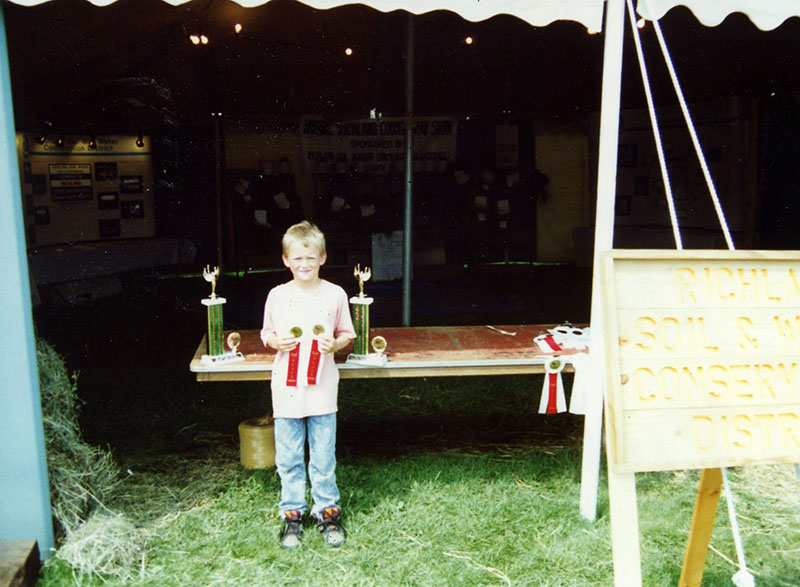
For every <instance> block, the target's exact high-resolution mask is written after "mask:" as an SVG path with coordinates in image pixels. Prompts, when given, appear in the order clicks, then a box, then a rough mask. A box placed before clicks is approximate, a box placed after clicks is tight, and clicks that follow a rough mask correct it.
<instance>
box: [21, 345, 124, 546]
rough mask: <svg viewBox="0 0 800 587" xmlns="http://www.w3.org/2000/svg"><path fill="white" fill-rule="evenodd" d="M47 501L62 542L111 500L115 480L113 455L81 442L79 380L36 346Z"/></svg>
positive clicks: (50, 352) (49, 352)
mask: <svg viewBox="0 0 800 587" xmlns="http://www.w3.org/2000/svg"><path fill="white" fill-rule="evenodd" d="M36 355H37V360H38V366H39V390H40V394H41V399H42V418H43V421H44V438H45V448H46V451H47V471H48V474H49V477H50V501H51V505H52V509H53V517H54V519H55V522H56V532H57V533H58V534H59V536H60V537H63V536H64V535H67V534H70V533H72V532H74V531H76V530H77V529H78V528H79V527H80V526H81V524H82V523H83V522H84V521H85V520H86V519H87V517H88V516H89V514H90V512H91V511H92V510H93V509H94V508H95V507H97V506H101V505H102V504H103V502H104V500H105V499H106V498H107V497H109V496H110V494H111V492H112V491H113V489H114V487H115V486H116V484H117V482H118V479H119V468H118V467H117V465H116V463H115V462H114V459H113V457H112V455H111V453H110V452H109V451H107V450H103V449H101V448H98V447H96V446H91V445H89V444H87V443H86V442H84V441H83V438H82V436H81V430H80V426H79V424H78V415H79V411H80V405H81V401H80V398H79V397H78V394H77V376H76V375H72V376H70V374H69V373H68V372H67V368H66V366H65V365H64V360H63V359H62V358H61V356H60V355H59V354H58V353H57V352H55V350H53V348H52V347H51V346H50V345H48V344H47V343H46V342H45V341H42V340H37V343H36Z"/></svg>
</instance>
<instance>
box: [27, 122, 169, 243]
mask: <svg viewBox="0 0 800 587" xmlns="http://www.w3.org/2000/svg"><path fill="white" fill-rule="evenodd" d="M42 139H44V140H42ZM92 139H94V140H93V142H91V144H90V141H92ZM17 149H18V153H19V164H20V181H21V183H22V198H23V208H24V213H25V220H26V227H27V231H26V233H27V234H26V237H27V241H28V247H39V246H48V245H59V244H71V243H77V242H92V241H100V240H114V239H126V238H144V237H154V236H155V210H154V205H155V201H154V198H153V164H152V156H151V149H150V140H149V137H145V136H137V135H104V136H100V135H98V136H96V137H89V136H79V135H59V136H56V135H50V136H42V137H41V138H40V136H39V135H34V134H26V133H23V134H19V135H18V136H17Z"/></svg>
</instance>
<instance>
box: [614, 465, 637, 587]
mask: <svg viewBox="0 0 800 587" xmlns="http://www.w3.org/2000/svg"><path fill="white" fill-rule="evenodd" d="M608 501H609V508H610V510H611V511H610V514H611V551H612V558H613V561H614V586H615V587H641V585H642V563H641V558H640V554H639V508H638V507H637V504H636V477H635V475H634V474H633V473H616V472H614V470H613V468H612V467H609V470H608Z"/></svg>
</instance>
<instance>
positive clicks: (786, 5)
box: [636, 0, 800, 31]
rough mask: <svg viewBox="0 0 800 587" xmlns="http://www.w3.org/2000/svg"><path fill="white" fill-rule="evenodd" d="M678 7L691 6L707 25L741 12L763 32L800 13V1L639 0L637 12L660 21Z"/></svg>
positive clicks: (699, 18) (698, 18) (715, 23)
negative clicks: (668, 12)
mask: <svg viewBox="0 0 800 587" xmlns="http://www.w3.org/2000/svg"><path fill="white" fill-rule="evenodd" d="M675 6H685V7H687V8H688V9H689V10H691V11H692V13H693V14H694V15H695V17H697V20H699V21H700V22H702V23H703V24H704V25H706V26H717V25H718V24H719V23H721V22H722V21H723V20H725V18H726V17H727V16H728V15H729V14H733V13H734V12H741V13H743V14H746V15H747V17H748V18H749V19H750V20H751V21H752V22H753V24H754V25H756V26H757V27H758V28H759V29H761V30H762V31H770V30H772V29H774V28H777V27H778V26H780V25H781V23H782V22H783V21H785V20H786V19H787V18H790V17H792V16H800V2H798V0H766V1H759V0H639V2H638V3H637V8H636V11H637V12H638V13H639V14H640V15H642V17H644V18H646V19H647V20H659V19H660V18H661V17H662V16H664V15H665V14H666V13H667V11H669V10H670V9H671V8H674V7H675Z"/></svg>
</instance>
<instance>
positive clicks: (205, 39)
mask: <svg viewBox="0 0 800 587" xmlns="http://www.w3.org/2000/svg"><path fill="white" fill-rule="evenodd" d="M200 42H201V43H202V44H203V45H208V37H207V36H205V35H200Z"/></svg>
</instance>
